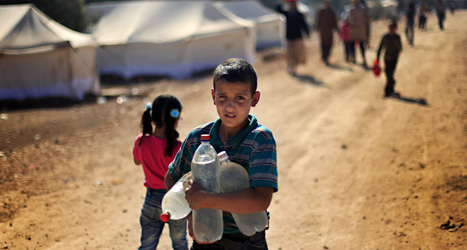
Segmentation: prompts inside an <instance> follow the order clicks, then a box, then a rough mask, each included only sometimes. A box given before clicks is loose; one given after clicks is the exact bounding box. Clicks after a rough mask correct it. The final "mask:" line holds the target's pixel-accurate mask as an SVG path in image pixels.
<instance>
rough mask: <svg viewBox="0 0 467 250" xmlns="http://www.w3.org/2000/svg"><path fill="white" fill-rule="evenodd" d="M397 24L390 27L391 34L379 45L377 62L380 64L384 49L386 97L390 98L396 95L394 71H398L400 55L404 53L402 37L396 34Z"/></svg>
mask: <svg viewBox="0 0 467 250" xmlns="http://www.w3.org/2000/svg"><path fill="white" fill-rule="evenodd" d="M396 30H397V23H391V24H390V25H389V33H387V34H385V35H384V36H383V38H382V39H381V43H380V44H379V48H378V54H377V56H376V60H377V61H378V62H379V57H380V55H381V50H382V49H383V48H384V50H385V52H384V64H385V73H386V79H387V81H386V87H385V89H384V96H385V97H390V96H392V95H393V94H394V85H395V84H396V81H395V80H394V71H395V70H396V64H397V59H398V58H399V53H400V52H401V51H402V43H401V38H400V36H399V35H398V34H397V33H396Z"/></svg>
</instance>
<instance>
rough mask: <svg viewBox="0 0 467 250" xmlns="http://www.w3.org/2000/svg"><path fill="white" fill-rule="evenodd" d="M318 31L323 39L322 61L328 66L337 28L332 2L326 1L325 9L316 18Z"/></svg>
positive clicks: (324, 3)
mask: <svg viewBox="0 0 467 250" xmlns="http://www.w3.org/2000/svg"><path fill="white" fill-rule="evenodd" d="M316 30H317V31H318V32H319V35H320V38H321V59H322V60H323V62H324V63H325V64H326V65H329V55H330V54H331V48H332V43H333V37H334V33H333V31H337V32H338V33H339V29H338V28H337V18H336V13H335V12H334V9H333V8H332V7H331V1H330V0H324V2H323V8H322V9H320V10H319V12H318V16H317V18H316Z"/></svg>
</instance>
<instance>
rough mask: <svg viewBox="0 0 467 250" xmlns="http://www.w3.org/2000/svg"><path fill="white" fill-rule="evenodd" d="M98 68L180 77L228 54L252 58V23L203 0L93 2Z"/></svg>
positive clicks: (210, 65) (131, 74) (104, 71)
mask: <svg viewBox="0 0 467 250" xmlns="http://www.w3.org/2000/svg"><path fill="white" fill-rule="evenodd" d="M88 11H89V14H90V16H92V17H94V18H96V17H97V18H98V19H99V20H98V22H97V23H96V25H95V26H94V27H93V29H92V34H93V36H94V38H95V40H96V41H97V42H98V44H99V45H100V48H99V50H98V58H99V60H98V61H99V69H100V73H101V74H117V75H120V76H122V77H123V78H125V79H129V78H131V77H135V76H138V75H164V76H169V77H173V78H185V77H188V76H190V75H192V74H193V73H195V72H197V71H203V70H207V69H211V68H214V67H216V66H217V65H218V64H219V63H221V62H222V61H224V60H225V59H228V58H230V57H241V58H244V59H246V60H249V61H250V62H251V63H254V54H255V29H254V23H253V22H251V21H248V20H243V19H241V18H238V17H235V16H233V15H231V16H229V15H226V14H225V13H222V12H221V11H219V10H218V9H217V8H216V7H215V6H214V5H213V4H212V3H211V2H209V1H161V2H159V1H132V2H110V3H94V4H90V5H89V6H88Z"/></svg>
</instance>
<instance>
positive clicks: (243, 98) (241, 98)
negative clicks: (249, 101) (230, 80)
mask: <svg viewBox="0 0 467 250" xmlns="http://www.w3.org/2000/svg"><path fill="white" fill-rule="evenodd" d="M237 99H238V100H245V97H244V96H237Z"/></svg>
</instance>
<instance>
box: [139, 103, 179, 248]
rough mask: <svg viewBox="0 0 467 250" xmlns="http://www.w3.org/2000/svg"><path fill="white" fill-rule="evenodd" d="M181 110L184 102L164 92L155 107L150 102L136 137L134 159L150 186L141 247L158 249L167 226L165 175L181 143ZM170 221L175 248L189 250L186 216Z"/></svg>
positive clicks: (147, 189)
mask: <svg viewBox="0 0 467 250" xmlns="http://www.w3.org/2000/svg"><path fill="white" fill-rule="evenodd" d="M181 111H182V105H181V103H180V101H179V100H178V99H177V98H176V97H175V96H172V95H161V96H158V97H157V98H156V99H154V101H153V103H152V108H151V105H150V104H149V103H148V104H147V105H146V110H145V111H144V113H143V117H142V118H141V128H142V133H141V134H140V135H138V136H137V137H136V140H135V143H134V147H133V159H134V162H135V164H136V165H142V166H143V172H144V176H145V180H144V186H145V187H146V197H145V200H144V204H143V208H142V209H141V217H140V223H141V228H142V233H141V246H140V247H139V249H148V250H149V249H151V250H154V249H156V248H157V245H158V243H159V238H160V236H161V233H162V230H163V229H164V222H162V221H161V220H160V215H161V214H162V209H161V203H162V198H163V197H164V195H165V193H166V192H167V190H166V189H165V184H164V178H165V174H166V173H167V170H168V166H169V164H170V162H172V160H173V159H174V157H175V154H176V153H177V151H178V150H179V149H180V146H181V141H179V140H178V137H179V134H178V132H177V130H176V128H177V125H178V121H179V119H180V112H181ZM152 124H154V125H155V130H154V131H153V130H152ZM168 224H169V229H170V238H171V239H172V247H173V249H175V250H187V249H188V242H187V237H186V228H187V221H186V219H181V220H169V222H168Z"/></svg>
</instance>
